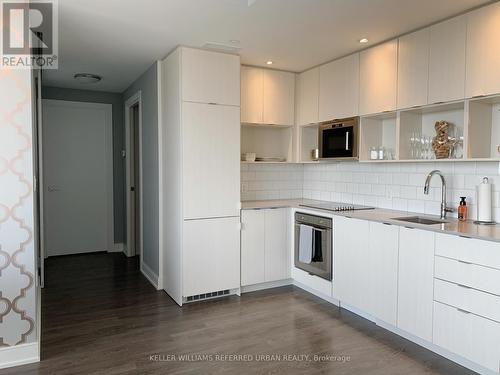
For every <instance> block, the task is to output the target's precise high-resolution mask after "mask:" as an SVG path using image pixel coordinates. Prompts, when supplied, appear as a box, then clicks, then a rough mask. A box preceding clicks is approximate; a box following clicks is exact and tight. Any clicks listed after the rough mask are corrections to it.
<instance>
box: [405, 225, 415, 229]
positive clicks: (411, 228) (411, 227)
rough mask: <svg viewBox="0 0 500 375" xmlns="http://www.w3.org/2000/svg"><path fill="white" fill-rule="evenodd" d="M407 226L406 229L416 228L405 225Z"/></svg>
mask: <svg viewBox="0 0 500 375" xmlns="http://www.w3.org/2000/svg"><path fill="white" fill-rule="evenodd" d="M405 228H406V229H415V228H413V227H406V226H405Z"/></svg>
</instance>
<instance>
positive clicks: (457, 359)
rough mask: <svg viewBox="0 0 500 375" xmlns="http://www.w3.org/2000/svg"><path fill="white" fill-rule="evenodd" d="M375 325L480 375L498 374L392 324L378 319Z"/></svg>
mask: <svg viewBox="0 0 500 375" xmlns="http://www.w3.org/2000/svg"><path fill="white" fill-rule="evenodd" d="M375 323H376V324H377V325H378V326H380V327H382V328H384V329H386V330H388V331H390V332H392V333H395V334H396V335H398V336H401V337H403V338H405V339H407V340H409V341H412V342H414V343H415V344H417V345H420V346H422V347H424V348H426V349H428V350H430V351H431V352H434V353H436V354H439V355H440V356H442V357H445V358H447V359H449V360H450V361H452V362H455V363H458V364H459V365H461V366H463V367H466V368H468V369H469V370H472V371H475V372H477V373H478V374H481V375H496V374H498V373H497V372H494V371H492V370H489V369H487V368H485V367H483V366H481V365H478V364H477V363H474V362H472V361H470V360H468V359H466V358H463V357H461V356H459V355H458V354H455V353H452V352H449V351H448V350H446V349H443V348H441V347H440V346H437V345H435V344H433V343H431V342H428V341H426V340H423V339H421V338H420V337H417V336H415V335H412V334H411V333H408V332H405V331H403V330H401V329H399V328H397V327H395V326H393V325H391V324H388V323H385V322H383V321H381V320H378V319H375Z"/></svg>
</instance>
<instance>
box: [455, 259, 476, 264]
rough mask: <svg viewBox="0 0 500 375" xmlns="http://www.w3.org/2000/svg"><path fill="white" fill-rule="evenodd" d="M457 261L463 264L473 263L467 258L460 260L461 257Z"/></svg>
mask: <svg viewBox="0 0 500 375" xmlns="http://www.w3.org/2000/svg"><path fill="white" fill-rule="evenodd" d="M457 262H458V263H463V264H472V263H471V262H466V261H465V260H460V259H457Z"/></svg>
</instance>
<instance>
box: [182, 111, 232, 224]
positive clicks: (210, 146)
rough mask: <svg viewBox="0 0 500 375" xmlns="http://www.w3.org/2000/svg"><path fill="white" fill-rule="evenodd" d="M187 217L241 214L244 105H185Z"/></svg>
mask: <svg viewBox="0 0 500 375" xmlns="http://www.w3.org/2000/svg"><path fill="white" fill-rule="evenodd" d="M182 130H183V138H182V139H183V150H182V166H183V168H182V170H183V179H182V186H183V211H184V219H196V218H208V217H224V216H238V217H239V215H240V213H239V203H240V108H239V107H233V106H221V105H210V104H201V103H190V102H184V103H183V104H182Z"/></svg>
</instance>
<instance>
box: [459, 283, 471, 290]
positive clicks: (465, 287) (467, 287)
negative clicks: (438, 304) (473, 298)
mask: <svg viewBox="0 0 500 375" xmlns="http://www.w3.org/2000/svg"><path fill="white" fill-rule="evenodd" d="M457 286H458V287H460V288H464V289H472V288H471V287H470V286H467V285H464V284H457Z"/></svg>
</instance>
